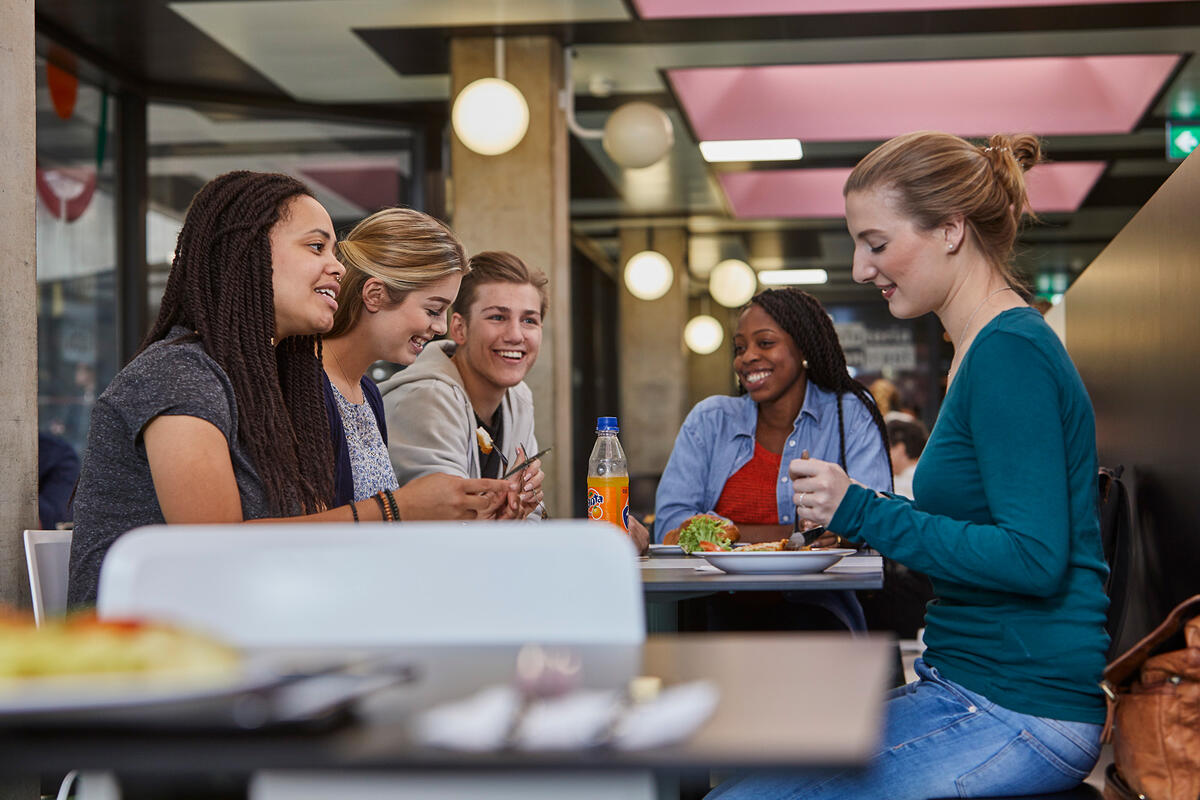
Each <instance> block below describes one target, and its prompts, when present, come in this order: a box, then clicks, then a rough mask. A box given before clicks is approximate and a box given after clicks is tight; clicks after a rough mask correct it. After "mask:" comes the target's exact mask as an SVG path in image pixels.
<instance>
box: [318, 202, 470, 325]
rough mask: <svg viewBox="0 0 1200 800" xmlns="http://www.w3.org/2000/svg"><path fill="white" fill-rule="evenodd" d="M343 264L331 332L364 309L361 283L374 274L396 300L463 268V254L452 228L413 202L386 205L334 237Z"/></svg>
mask: <svg viewBox="0 0 1200 800" xmlns="http://www.w3.org/2000/svg"><path fill="white" fill-rule="evenodd" d="M338 260H339V261H341V262H342V265H343V266H344V267H345V268H346V274H345V275H344V276H342V286H341V289H340V290H339V291H338V309H337V313H336V314H334V318H333V328H332V329H331V330H330V331H329V333H327V334H325V335H326V336H327V337H329V338H333V337H337V336H341V335H343V334H345V333H346V332H347V331H349V330H350V329H351V328H353V327H354V326H355V325H356V324H357V323H358V318H359V317H360V316H361V315H362V309H363V299H362V288H363V284H364V283H366V282H367V280H368V279H369V278H377V279H379V280H380V281H382V282H383V283H384V285H385V286H386V287H387V293H388V298H389V299H390V300H391V301H392V302H393V303H400V302H402V301H403V300H404V298H405V296H407V295H408V293H409V292H411V291H413V290H415V289H420V288H422V287H425V286H428V285H429V284H431V283H434V282H436V281H439V280H441V279H442V278H445V277H446V276H447V275H453V274H454V273H456V272H461V273H464V274H465V273H467V272H469V271H470V266H469V265H468V264H467V254H466V251H465V250H464V249H463V246H462V243H461V242H459V241H458V237H457V236H455V235H454V232H453V231H452V230H450V228H448V227H446V225H444V224H443V223H442V222H440V221H438V220H436V219H434V218H433V217H431V216H429V215H428V214H425V213H422V212H420V211H416V210H414V209H411V208H401V207H396V208H385V209H383V210H382V211H376V212H375V213H374V214H372V215H371V216H369V217H367V218H366V219H364V220H363V221H362V222H360V223H358V224H357V225H355V226H354V230H352V231H350V233H349V234H347V236H346V238H344V239H342V241H341V242H339V243H338Z"/></svg>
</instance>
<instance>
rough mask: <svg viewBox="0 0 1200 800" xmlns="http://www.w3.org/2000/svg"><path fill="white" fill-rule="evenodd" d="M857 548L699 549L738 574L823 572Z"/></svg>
mask: <svg viewBox="0 0 1200 800" xmlns="http://www.w3.org/2000/svg"><path fill="white" fill-rule="evenodd" d="M854 552H855V551H854V550H848V549H846V550H751V551H749V552H747V551H744V550H743V551H738V550H734V551H731V552H724V553H709V552H703V551H700V552H697V553H695V555H698V556H700V557H701V558H703V559H705V560H707V561H708V563H710V564H712V565H713V566H714V567H716V568H717V569H720V570H724V571H725V572H731V573H734V574H738V575H761V574H776V575H804V574H807V573H810V572H823V571H825V570H827V569H829V568H830V567H832V566H833V565H834V564H836V563H837V562H839V561H841V560H842V559H843V558H845V557H846V556H848V555H851V554H852V553H854Z"/></svg>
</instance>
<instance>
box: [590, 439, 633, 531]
mask: <svg viewBox="0 0 1200 800" xmlns="http://www.w3.org/2000/svg"><path fill="white" fill-rule="evenodd" d="M619 430H620V428H619V427H618V426H617V418H616V417H599V418H597V419H596V445H595V446H594V447H593V448H592V455H591V457H590V458H589V459H588V477H587V514H588V519H591V520H596V521H607V522H611V523H612V524H614V525H617V526H619V527H620V528H621V530H623V531H628V530H629V467H628V465H627V464H626V462H625V451H624V450H622V449H621V442H620V441H618V440H617V432H618V431H619Z"/></svg>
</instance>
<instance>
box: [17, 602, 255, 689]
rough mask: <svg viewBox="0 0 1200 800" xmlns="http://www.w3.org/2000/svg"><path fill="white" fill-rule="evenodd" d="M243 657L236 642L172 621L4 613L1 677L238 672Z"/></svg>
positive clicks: (222, 674) (212, 674) (219, 674)
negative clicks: (47, 618) (41, 621)
mask: <svg viewBox="0 0 1200 800" xmlns="http://www.w3.org/2000/svg"><path fill="white" fill-rule="evenodd" d="M240 663H241V659H240V656H239V655H238V652H237V651H236V650H234V649H233V648H231V647H229V646H227V645H224V644H222V643H220V642H218V641H216V640H214V639H212V638H210V637H207V636H204V635H201V634H197V633H195V632H192V631H186V630H181V629H178V628H173V627H170V626H167V625H161V624H157V623H149V622H139V621H111V620H105V621H101V620H98V619H96V617H95V616H93V615H91V614H82V615H76V616H72V617H69V618H67V619H65V620H62V621H59V622H54V623H52V624H50V625H45V626H43V627H41V628H37V627H35V626H34V624H33V621H32V620H29V619H24V618H21V617H17V616H15V615H0V682H2V681H3V680H4V679H6V678H30V677H42V676H68V675H118V674H124V675H128V674H131V673H132V674H138V675H156V676H157V675H171V676H181V677H188V678H192V677H220V676H224V675H228V674H231V673H233V672H235V671H236V670H237V669H238V668H239V666H240ZM0 685H2V684H0Z"/></svg>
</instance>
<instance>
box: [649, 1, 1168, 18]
mask: <svg viewBox="0 0 1200 800" xmlns="http://www.w3.org/2000/svg"><path fill="white" fill-rule="evenodd" d="M1168 1H1169V0H1168ZM1128 2H1132V3H1151V2H1156V0H737V2H734V1H733V0H634V3H635V5H636V6H637V12H638V16H640V17H642V18H643V19H658V18H667V17H676V18H677V17H753V16H764V15H770V16H788V15H793V14H857V13H865V12H873V11H944V10H952V9H963V8H1012V7H1014V6H1072V5H1100V4H1104V3H1128ZM1175 2H1183V0H1175Z"/></svg>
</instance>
